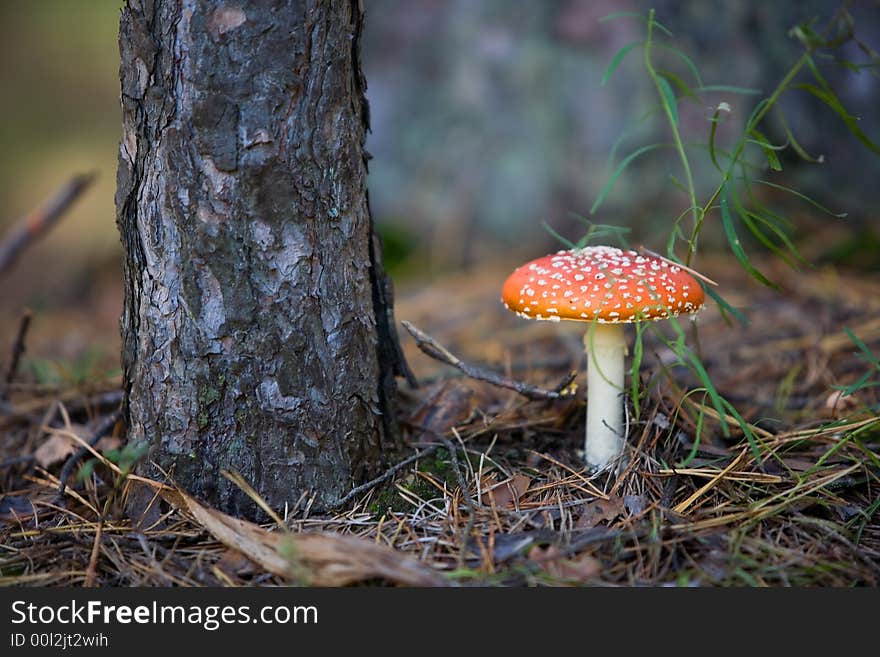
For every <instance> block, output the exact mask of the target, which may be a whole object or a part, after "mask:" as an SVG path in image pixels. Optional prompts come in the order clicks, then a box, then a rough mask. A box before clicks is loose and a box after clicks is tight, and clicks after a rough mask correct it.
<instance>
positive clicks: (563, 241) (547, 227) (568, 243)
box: [541, 221, 577, 249]
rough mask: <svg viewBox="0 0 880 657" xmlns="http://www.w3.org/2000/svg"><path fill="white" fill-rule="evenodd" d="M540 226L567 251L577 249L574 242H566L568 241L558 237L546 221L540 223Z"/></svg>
mask: <svg viewBox="0 0 880 657" xmlns="http://www.w3.org/2000/svg"><path fill="white" fill-rule="evenodd" d="M541 225H542V226H544V230H546V231H547V232H548V233H550V234H551V235H552V236H553V237H555V238H556V239H557V240H559V241H560V242H562V244H564V245H565V246H566V248H569V249H575V248H577V245H576V244H575V243H574V242H572V241H571V240H568V239H566V238H564V237H563V236H562V235H560V234H559V233H557V232H556V231H555V230H553V228H552V227H551V226H550V224H548V223H547V222H546V221H542V222H541Z"/></svg>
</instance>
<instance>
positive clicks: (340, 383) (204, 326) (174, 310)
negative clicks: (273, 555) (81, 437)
mask: <svg viewBox="0 0 880 657" xmlns="http://www.w3.org/2000/svg"><path fill="white" fill-rule="evenodd" d="M362 23H363V13H362V9H360V8H359V3H358V0H311V1H309V0H273V1H271V2H270V1H268V0H266V1H261V2H250V3H249V2H228V3H226V2H222V1H221V0H210V1H205V0H153V1H151V0H129V2H128V3H127V4H126V7H125V8H124V10H123V12H122V17H121V24H120V54H121V67H120V74H121V79H122V111H123V136H122V142H121V144H120V154H119V169H118V180H117V198H116V205H117V222H118V224H119V229H120V232H121V235H122V242H123V246H124V248H125V256H126V257H125V265H124V273H125V284H126V296H125V307H124V310H123V316H122V322H121V323H122V336H123V351H122V362H123V369H124V380H125V385H126V392H127V395H126V399H127V403H126V408H127V418H128V422H129V440H130V441H147V442H148V443H149V444H150V445H151V450H150V454H149V459H150V460H151V461H153V462H155V463H156V464H158V465H159V466H160V467H161V468H162V469H163V470H165V471H168V472H170V473H171V475H172V477H173V479H174V480H175V481H177V482H178V483H179V484H181V485H182V486H183V487H184V488H185V489H187V490H189V491H190V492H192V493H193V494H195V495H196V496H198V497H200V498H201V499H203V500H205V501H207V502H208V503H211V504H213V505H215V506H217V507H219V508H222V509H225V510H227V511H230V512H233V513H237V514H241V515H249V516H253V515H254V514H255V509H256V507H255V506H254V504H253V503H252V502H251V501H250V500H249V498H248V497H247V496H246V495H244V494H243V493H242V492H241V491H240V490H239V489H238V488H237V487H236V486H235V485H233V484H231V483H230V482H229V481H227V480H226V479H225V478H224V477H223V476H222V475H221V471H222V470H224V469H228V470H234V471H237V472H238V473H240V474H241V475H243V477H244V479H245V480H247V481H248V482H249V483H250V484H251V485H252V486H253V487H254V488H255V489H256V490H257V491H258V492H259V493H260V494H261V495H262V496H263V497H264V498H265V499H266V500H267V501H268V502H269V504H270V505H272V506H273V507H274V508H276V509H283V508H284V505H285V504H293V503H295V502H296V501H297V500H298V499H299V498H300V496H301V495H302V494H303V493H307V494H309V495H311V496H314V500H315V506H316V507H317V508H320V507H322V506H327V505H331V504H332V503H333V502H334V501H336V500H338V499H339V498H340V497H341V496H342V495H343V494H344V493H346V492H347V491H348V490H349V489H350V488H351V487H352V485H353V484H355V483H357V482H358V481H359V480H360V479H362V478H363V476H365V475H366V474H368V472H369V469H370V467H371V464H373V466H372V467H375V464H376V463H377V460H378V459H379V458H380V456H381V453H382V451H383V449H384V448H386V447H387V446H389V445H390V444H392V443H393V441H394V440H395V436H396V435H397V434H396V428H395V423H394V413H393V407H392V406H393V398H394V392H395V387H394V375H395V374H398V373H400V372H401V371H402V370H403V369H404V368H405V365H404V363H403V361H402V358H401V357H400V351H399V348H398V346H397V342H396V333H395V330H394V324H393V318H392V317H391V299H390V298H389V295H388V291H389V289H390V288H388V287H387V281H386V278H385V276H384V273H383V271H382V267H381V262H380V253H379V245H378V240H377V239H376V238H375V235H374V231H373V226H372V222H371V218H370V211H369V204H368V200H367V190H366V175H367V164H366V157H367V156H366V152H365V151H364V147H363V145H364V138H365V133H366V130H367V127H368V125H367V124H368V110H367V104H366V100H365V99H364V96H363V92H364V88H365V82H364V79H363V76H362V74H361V71H360V65H359V59H358V57H359V37H360V33H361V27H362ZM145 467H149V466H145ZM151 472H153V473H154V474H155V472H156V471H155V470H151Z"/></svg>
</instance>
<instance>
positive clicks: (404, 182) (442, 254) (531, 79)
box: [0, 0, 880, 375]
mask: <svg viewBox="0 0 880 657" xmlns="http://www.w3.org/2000/svg"><path fill="white" fill-rule="evenodd" d="M365 4H366V8H367V29H366V34H365V36H364V44H363V48H364V49H363V66H364V71H365V74H366V76H367V81H368V85H369V88H368V99H369V101H370V107H371V119H372V133H371V134H370V136H369V140H368V144H367V148H368V150H369V151H370V152H371V153H372V155H373V156H374V159H373V160H372V162H371V165H370V166H371V174H370V180H369V185H370V195H371V203H372V209H373V213H374V215H375V218H376V220H377V222H378V224H379V226H380V230H381V232H382V233H383V236H384V238H385V241H386V259H387V260H388V264H389V269H390V270H391V272H392V274H393V276H394V278H395V282H396V284H397V286H398V289H399V290H400V291H401V292H402V293H403V294H405V293H406V290H407V289H408V287H411V286H413V285H417V284H418V285H422V284H426V283H427V282H429V281H432V280H434V279H435V278H436V277H439V276H441V275H444V274H447V273H452V272H460V271H462V270H468V269H471V270H473V269H475V268H479V267H480V264H481V263H482V262H484V261H487V260H491V261H495V262H497V261H499V260H502V261H508V262H509V263H510V264H511V265H514V264H517V261H518V260H521V259H522V258H532V257H536V256H539V255H541V254H543V253H544V252H546V251H548V250H551V249H554V248H556V247H557V246H558V242H557V241H556V240H555V238H553V237H552V236H551V235H550V234H549V232H548V231H547V230H546V229H545V228H544V227H543V226H542V222H547V223H548V224H549V225H551V226H552V227H553V228H554V229H555V230H556V231H558V232H559V233H561V234H563V235H565V236H566V237H569V238H570V239H572V240H576V239H577V238H579V237H580V236H581V234H582V233H583V230H584V226H583V224H581V223H578V221H577V220H575V219H573V218H572V213H576V214H580V215H583V216H588V215H589V208H590V206H591V205H592V204H593V202H594V201H595V199H596V197H597V194H598V193H599V190H600V189H601V188H602V186H603V185H604V184H605V182H606V180H607V179H608V176H609V174H610V171H611V169H612V163H611V162H609V155H610V154H611V152H612V150H613V149H614V148H615V145H616V144H617V149H618V150H617V151H616V152H617V156H616V159H615V162H619V161H620V159H621V157H622V154H625V153H628V152H630V151H632V150H634V149H635V148H637V147H638V146H641V145H643V144H645V143H649V142H652V141H657V140H658V139H661V140H662V139H664V137H663V135H664V134H665V132H664V127H665V126H664V125H663V123H662V121H660V120H659V117H658V116H655V117H654V119H651V120H647V121H641V122H640V117H643V116H644V115H645V113H646V111H648V110H649V109H650V107H651V106H652V105H655V104H656V102H657V100H656V95H655V93H656V92H655V91H654V90H653V89H652V88H651V86H650V81H649V80H648V78H647V76H646V75H645V74H644V67H643V62H642V61H641V58H640V56H639V54H638V51H634V52H633V53H632V54H631V55H630V56H629V57H627V59H626V60H624V62H623V64H622V65H621V67H620V68H619V69H618V71H617V72H616V74H615V76H614V77H613V79H612V80H611V81H610V82H609V83H608V84H606V85H602V84H601V80H602V76H603V72H604V71H605V68H606V67H607V65H608V63H609V61H610V59H611V58H612V56H613V55H614V53H615V52H616V51H617V50H618V49H619V48H620V47H621V46H623V45H624V44H626V43H628V42H630V41H634V40H638V39H640V38H642V37H643V35H642V34H641V29H642V25H641V24H640V23H638V22H636V21H633V20H626V19H623V20H614V21H608V22H600V19H601V18H602V17H603V16H606V15H608V14H610V13H612V12H619V11H645V10H646V9H647V8H648V7H654V8H656V10H657V18H658V20H659V21H661V22H662V23H663V24H665V25H666V26H667V27H669V29H670V30H671V31H672V33H673V34H674V35H675V37H674V43H675V45H676V46H678V47H679V48H681V49H682V50H684V51H685V52H687V53H688V54H689V55H690V56H691V57H692V58H693V59H694V61H695V62H696V63H697V65H698V66H699V68H700V72H701V74H702V77H703V81H704V84H706V85H736V86H740V87H749V88H755V89H759V90H761V91H762V92H763V93H765V94H766V93H769V92H770V90H772V89H773V88H774V87H775V85H776V84H777V83H778V81H779V80H780V78H781V77H782V76H783V75H784V74H785V73H786V71H787V70H788V69H789V68H790V67H791V65H792V63H793V62H794V61H795V60H796V59H797V57H798V56H799V54H800V52H801V46H800V44H799V43H798V42H797V40H795V39H794V38H792V37H791V36H789V34H788V32H789V29H790V28H791V27H792V26H794V25H796V24H798V23H800V22H802V21H805V20H808V19H810V18H813V17H815V18H817V19H818V22H817V24H816V25H817V27H821V26H822V25H824V24H825V22H826V21H827V20H828V19H829V18H830V17H831V16H832V15H833V13H834V11H835V10H836V9H837V7H838V6H839V3H837V2H833V1H828V0H825V1H823V0H808V1H802V2H796V3H792V2H767V1H766V0H747V1H743V2H736V3H731V2H723V1H721V0H715V1H693V2H673V1H672V0H654V1H653V2H651V3H646V2H637V1H635V0H632V1H630V0H553V1H547V2H533V1H529V0H478V1H473V0H365ZM119 9H120V3H119V2H118V1H109V0H101V1H94V2H92V1H87V0H39V1H34V2H27V3H16V2H2V3H0V90H2V95H0V98H2V102H0V199H2V204H0V207H2V212H0V231H5V230H6V229H7V228H8V227H9V226H10V225H12V224H13V223H14V221H15V220H17V219H18V218H19V217H20V216H22V215H23V214H25V213H26V212H28V211H29V210H31V209H33V208H34V207H36V206H37V205H39V204H40V203H41V202H43V201H44V200H45V199H47V198H49V197H50V196H51V195H52V194H53V192H54V191H55V190H57V189H58V188H59V187H60V186H61V185H62V184H64V183H65V182H66V181H67V180H68V179H69V178H70V177H71V176H72V175H73V174H75V173H80V172H89V171H94V172H96V173H97V174H98V177H97V180H96V182H95V183H94V185H93V186H92V187H91V188H90V189H89V190H88V191H87V192H86V193H85V195H84V196H83V197H82V199H80V201H79V202H77V204H76V205H75V207H74V208H73V210H72V211H71V212H70V213H69V215H68V216H66V217H65V218H64V219H63V220H62V222H61V224H60V225H59V226H58V227H57V228H56V229H55V230H54V231H53V232H52V233H51V234H50V235H49V236H48V237H47V238H46V239H45V240H43V241H42V242H41V243H40V244H39V245H37V246H36V247H34V248H32V249H30V250H28V251H27V252H26V253H25V255H24V257H23V258H22V260H21V261H20V262H19V263H18V265H17V266H16V267H15V269H14V270H13V271H11V272H9V273H8V274H7V275H6V276H5V277H4V278H3V280H2V282H0V286H2V288H0V289H2V294H0V315H2V320H0V336H5V339H9V340H11V338H12V334H13V332H14V326H15V324H16V322H17V319H18V316H19V313H20V311H21V308H22V307H24V306H25V305H27V306H30V307H32V308H33V309H34V310H35V311H36V312H37V319H36V326H35V330H34V331H32V334H33V336H34V337H33V340H34V341H35V342H36V344H31V345H29V347H30V352H31V354H42V355H46V356H49V355H51V356H54V357H58V358H74V357H75V358H78V359H80V366H81V367H82V368H83V373H85V370H86V369H88V368H89V367H91V366H92V365H94V364H95V363H97V362H105V363H114V362H116V361H117V359H118V346H117V345H118V338H117V337H116V326H117V320H118V315H119V309H120V308H121V294H122V292H121V285H120V277H121V273H120V254H121V249H120V245H119V238H118V234H117V231H116V226H115V221H114V207H113V196H114V190H115V178H116V153H117V145H118V140H119V134H120V114H119V104H118V94H119V81H118V80H119V79H118V49H117V29H118V16H119ZM850 11H851V13H852V14H853V16H854V17H855V19H856V30H857V33H858V35H859V36H860V38H861V39H862V40H863V41H864V42H865V43H867V44H870V45H871V46H872V47H873V48H874V49H875V50H880V4H878V3H877V2H876V1H874V0H866V1H863V2H856V3H854V4H853V6H851V7H850ZM840 56H841V57H846V58H848V59H851V60H853V61H866V57H865V53H864V52H862V51H860V50H859V49H858V48H857V46H856V45H855V44H853V43H850V44H848V45H847V46H846V47H845V48H844V49H843V50H842V51H841V53H840ZM658 57H661V58H662V57H663V55H662V53H661V54H660V55H658ZM669 65H670V66H671V67H673V68H676V69H677V70H681V74H682V76H683V77H684V76H685V73H686V68H684V69H683V67H682V65H681V62H678V63H676V62H675V61H674V59H670V64H669ZM682 69H683V70H682ZM822 71H823V74H824V75H825V76H826V79H828V80H829V82H830V83H831V85H832V86H833V87H834V88H835V90H836V91H837V93H838V94H839V96H840V98H841V100H842V101H843V104H844V105H845V106H846V107H847V109H848V110H849V111H850V112H851V113H852V114H854V115H856V116H859V117H860V119H861V122H860V127H861V128H862V130H863V131H864V132H865V133H867V134H868V135H869V136H871V137H872V138H873V139H874V140H877V139H878V137H880V117H878V112H877V111H876V108H877V107H880V85H878V73H877V71H876V70H873V71H872V70H862V71H860V72H855V71H853V70H851V69H848V68H846V67H844V66H840V65H837V64H835V63H833V62H830V61H823V62H822ZM758 98H760V96H742V95H737V94H732V93H713V94H707V95H706V96H704V97H703V98H702V99H701V101H705V102H704V103H703V104H700V103H692V102H685V103H682V105H681V108H680V111H681V125H682V131H683V133H684V134H685V138H686V139H688V140H691V141H693V142H703V143H705V142H706V141H707V139H708V131H709V125H710V123H709V119H710V118H711V117H712V113H713V111H714V108H715V107H716V106H717V104H718V103H719V102H722V101H723V102H727V103H728V104H729V105H730V106H731V109H732V111H731V114H730V119H729V120H728V121H727V122H726V123H725V124H724V125H723V126H722V127H721V129H720V130H719V138H718V139H719V143H725V140H726V143H730V141H731V140H732V139H734V138H735V137H736V136H737V135H738V130H739V129H740V128H741V126H742V123H743V122H744V121H745V120H746V118H747V116H748V113H749V112H750V111H751V109H752V107H754V104H755V103H756V102H757V100H758ZM782 105H783V107H784V108H785V110H786V114H787V117H788V119H789V123H790V125H791V128H792V130H793V132H794V134H795V135H796V136H797V137H798V139H799V141H800V143H801V144H802V145H803V147H804V148H805V149H806V150H807V151H808V152H810V153H812V154H813V155H819V154H822V155H823V156H824V163H822V164H809V163H804V162H797V161H795V160H794V159H793V157H790V155H789V151H786V155H785V159H784V160H783V163H782V164H783V167H784V170H783V171H782V172H781V173H779V174H774V175H775V177H774V178H773V179H774V180H775V181H777V182H780V183H781V184H785V185H790V186H794V187H797V188H798V189H800V190H802V191H804V192H805V193H808V194H810V195H812V196H813V197H814V198H816V199H817V200H818V201H820V202H821V203H823V204H825V205H827V206H828V207H830V208H832V209H834V210H835V211H838V212H847V213H848V217H847V218H846V219H834V218H830V217H828V216H815V215H814V214H812V209H811V208H810V206H808V205H806V204H796V205H791V206H789V208H788V212H789V214H791V216H793V218H794V219H795V229H796V237H797V238H798V240H799V241H800V243H802V244H804V245H805V250H806V253H807V255H808V256H810V257H811V258H813V259H815V260H816V261H818V262H835V263H837V264H841V265H847V266H856V267H862V268H872V269H878V268H880V234H878V231H877V228H876V226H875V224H876V222H875V221H874V220H875V218H876V217H877V215H878V212H880V195H878V194H877V180H878V172H880V166H878V159H877V156H876V155H875V154H872V153H870V152H869V151H868V150H867V149H866V148H864V147H863V146H862V145H861V144H859V143H858V141H857V140H856V139H855V138H854V137H853V136H852V135H851V134H850V133H849V131H848V130H847V129H846V126H845V125H844V124H843V123H842V122H841V121H840V120H839V119H838V118H837V117H836V116H835V115H834V114H833V113H832V112H831V111H830V110H829V109H828V108H827V107H825V106H823V105H822V104H821V103H820V102H819V101H818V100H816V99H815V98H812V97H810V96H809V95H808V94H806V93H802V92H789V93H787V94H786V95H785V97H784V98H783V102H782ZM628 130H631V131H632V132H631V133H629V137H628V138H627V139H626V140H625V141H623V142H621V143H620V144H618V139H619V138H620V137H621V135H623V134H624V133H626V132H627V131H628ZM765 133H766V134H767V135H768V136H769V137H770V139H771V141H773V142H774V143H779V144H781V143H784V142H785V141H786V140H785V136H784V133H783V132H782V130H781V127H780V126H779V125H776V126H775V128H774V123H773V121H772V120H771V121H770V123H769V125H768V126H767V128H766V131H765ZM695 153H697V154H696V155H695V156H694V157H695V162H696V170H695V177H696V182H697V185H698V187H699V189H701V190H703V194H702V197H705V192H706V191H708V187H709V186H710V185H712V184H713V181H714V182H716V183H717V178H713V177H712V174H713V173H714V171H713V170H712V169H711V166H710V165H709V160H708V156H704V155H703V154H700V153H699V152H698V151H695ZM678 171H679V163H678V160H677V159H675V158H674V156H673V154H672V153H671V152H666V151H658V152H655V153H652V154H649V155H647V156H645V157H643V158H640V159H639V160H638V161H637V162H635V163H634V165H633V166H632V167H630V168H629V169H628V170H627V171H626V172H625V173H624V175H623V176H622V177H621V178H620V179H619V181H618V183H617V185H616V187H615V188H614V191H613V193H612V194H611V195H610V196H609V197H608V199H607V201H606V202H605V204H604V205H603V206H602V208H601V210H600V212H599V213H597V214H596V215H595V216H592V217H590V219H592V220H593V221H596V222H598V223H603V224H614V225H619V226H623V227H627V228H630V229H631V231H632V232H631V233H630V234H629V236H628V239H629V240H630V242H631V243H632V244H634V245H638V244H644V245H645V246H647V247H648V248H652V249H655V250H657V251H663V249H664V245H665V242H666V236H667V235H668V231H669V229H670V226H671V222H672V219H673V218H674V217H675V216H676V215H678V214H679V212H681V211H682V210H683V209H684V208H685V207H686V206H687V202H686V199H685V196H684V195H683V194H682V193H681V192H680V191H679V190H677V189H676V188H675V187H674V185H673V183H672V182H671V181H670V177H669V174H670V173H673V174H675V175H678ZM771 200H772V199H771ZM705 235H706V237H705V238H704V242H703V245H704V246H712V244H713V241H714V243H715V244H716V245H717V246H721V245H722V244H723V237H722V236H721V235H720V231H719V230H718V229H717V228H714V227H713V228H710V230H708V231H707V232H706V233H705ZM508 259H509V260H508ZM86 300H88V303H85V301H86ZM41 313H42V315H41ZM50 313H51V315H50ZM41 317H42V319H41ZM47 318H51V319H47ZM49 323H51V324H52V325H55V326H57V327H58V330H57V331H55V332H53V331H52V330H51V328H50V327H49V326H48V324H49ZM62 327H63V330H62ZM84 354H85V355H84ZM83 359H84V360H83ZM33 362H35V363H39V361H38V360H35V361H33ZM47 367H48V365H47ZM69 374H70V372H67V375H69Z"/></svg>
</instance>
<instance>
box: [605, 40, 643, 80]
mask: <svg viewBox="0 0 880 657" xmlns="http://www.w3.org/2000/svg"><path fill="white" fill-rule="evenodd" d="M640 45H642V42H641V41H630V42H629V43H628V44H626V45H625V46H623V47H622V48H621V49H620V50H618V51H617V52H616V53H615V54H614V57H612V58H611V61H610V62H609V63H608V68H606V69H605V74H604V75H603V76H602V82H601V83H600V84H601V86H603V87H604V86H605V83H606V82H608V80H610V79H611V76H612V75H614V71H616V70H617V67H618V66H620V63H621V62H622V61H623V58H624V57H626V56H627V54H628V53H629V52H630V51H631V50H632V49H633V48H635V47H637V46H640Z"/></svg>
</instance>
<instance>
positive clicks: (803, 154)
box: [777, 108, 824, 164]
mask: <svg viewBox="0 0 880 657" xmlns="http://www.w3.org/2000/svg"><path fill="white" fill-rule="evenodd" d="M777 116H779V122H780V123H781V124H782V130H783V131H784V132H785V138H786V139H788V143H789V144H791V147H792V148H793V149H794V152H795V153H797V154H798V157H800V158H801V159H802V160H805V161H806V162H812V163H813V164H821V163H822V162H823V161H824V158H823V157H822V156H821V155H820V156H819V157H813V156H812V155H810V154H809V153H807V151H806V149H804V147H803V146H801V144H800V142H799V141H798V140H797V139H795V138H794V133H793V132H792V131H791V128H789V127H788V121H787V120H786V119H785V112H783V111H782V109H781V108H780V109H779V113H778V115H777Z"/></svg>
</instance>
